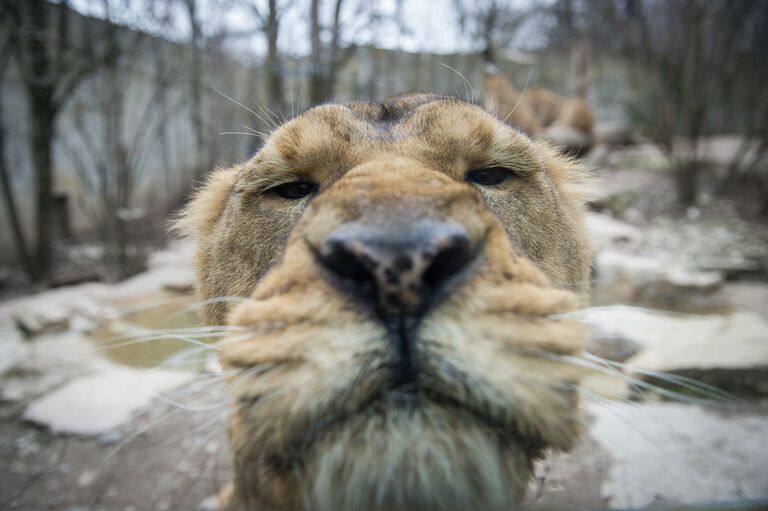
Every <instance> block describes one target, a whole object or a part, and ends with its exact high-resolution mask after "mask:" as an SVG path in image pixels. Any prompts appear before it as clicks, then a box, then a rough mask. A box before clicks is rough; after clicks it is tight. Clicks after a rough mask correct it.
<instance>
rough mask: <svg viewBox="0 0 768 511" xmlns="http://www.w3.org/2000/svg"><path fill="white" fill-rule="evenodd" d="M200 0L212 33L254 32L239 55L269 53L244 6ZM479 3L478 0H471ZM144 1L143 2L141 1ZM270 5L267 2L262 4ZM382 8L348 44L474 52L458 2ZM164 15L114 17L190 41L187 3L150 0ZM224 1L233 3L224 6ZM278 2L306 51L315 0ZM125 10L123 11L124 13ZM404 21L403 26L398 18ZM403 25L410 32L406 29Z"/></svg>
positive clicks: (87, 0) (235, 44) (95, 9)
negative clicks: (160, 18)
mask: <svg viewBox="0 0 768 511" xmlns="http://www.w3.org/2000/svg"><path fill="white" fill-rule="evenodd" d="M109 1H110V2H111V3H113V4H114V5H121V4H123V3H125V0H109ZM198 1H199V2H200V13H201V14H200V16H199V17H200V19H202V21H203V29H204V31H205V32H207V33H208V35H211V34H214V33H216V32H217V31H222V30H224V29H226V30H228V31H234V32H244V33H250V32H253V33H252V35H243V36H240V37H237V38H231V39H230V40H229V41H228V42H227V47H228V48H229V49H231V51H233V52H234V53H237V54H242V55H252V56H261V55H263V54H264V53H265V51H266V43H265V40H264V36H263V34H262V33H259V32H257V31H256V30H255V27H254V20H253V17H252V16H251V15H250V13H249V12H248V10H247V9H246V8H244V7H243V6H242V5H241V6H238V5H237V2H235V1H232V0H223V1H222V0H198ZM365 1H366V0H347V1H346V3H345V5H346V6H348V7H350V8H353V7H355V5H358V4H360V3H361V2H365ZM465 1H467V2H470V3H471V2H473V1H474V0H465ZM508 1H509V4H510V5H512V6H516V7H526V6H530V5H531V3H532V2H533V0H508ZM70 3H71V5H72V6H73V7H74V8H75V9H76V10H78V11H79V12H81V13H83V14H87V15H91V16H97V17H102V18H103V17H106V16H105V12H104V9H103V4H104V1H103V0H70ZM138 3H142V2H138ZM261 3H262V4H264V6H266V0H263V1H262V2H261ZM333 3H334V2H333V1H332V0H326V1H324V2H322V3H321V6H322V7H323V10H322V12H321V18H322V19H325V20H330V19H331V17H332V8H333ZM375 3H376V5H377V6H378V7H377V10H378V11H379V12H380V13H381V14H383V15H385V16H384V17H385V18H390V21H388V22H381V23H378V24H376V25H375V28H371V27H370V26H369V25H367V24H361V23H359V22H358V23H357V24H354V23H352V24H350V23H345V24H344V25H343V26H344V31H345V33H344V38H345V40H344V41H343V44H344V45H346V44H348V43H349V42H351V41H350V40H351V39H353V40H354V42H355V43H357V44H374V45H375V46H378V47H382V48H388V49H399V50H404V51H410V52H418V51H422V52H430V53H458V52H465V51H471V41H469V40H468V39H467V37H465V36H464V35H463V34H462V33H461V31H460V30H459V27H458V24H457V22H456V17H455V15H454V12H453V0H400V1H398V0H378V1H377V2H375ZM144 4H146V5H150V6H151V7H150V8H152V9H155V10H156V11H157V12H158V13H162V12H163V10H164V9H170V11H169V12H168V14H169V19H170V21H169V23H167V24H165V25H162V26H160V25H159V24H156V23H155V24H149V25H148V24H147V22H146V19H145V18H146V17H145V16H143V15H142V12H143V11H139V10H134V11H133V12H130V11H129V12H125V11H124V10H123V9H115V12H113V13H111V15H110V17H111V18H112V20H113V21H115V22H117V23H121V24H125V25H128V26H131V27H132V28H138V29H142V30H145V31H148V32H151V33H154V34H157V35H161V36H163V37H166V38H169V39H175V40H186V39H187V38H188V37H189V33H190V26H189V22H188V19H187V16H186V13H185V10H184V7H183V1H178V2H173V3H172V5H171V7H170V8H169V7H168V5H169V2H160V1H154V2H153V1H152V0H144ZM222 4H230V5H229V7H227V8H222ZM278 5H281V6H284V7H285V8H286V9H285V15H284V17H283V19H282V20H281V32H280V38H279V47H280V50H281V51H283V52H284V53H287V54H291V55H303V54H307V53H308V52H309V34H308V29H309V27H308V22H307V18H308V14H309V5H310V2H309V0H282V1H278ZM118 11H119V12H118ZM344 18H345V19H347V20H359V19H360V18H359V17H355V16H354V15H353V12H352V9H349V8H348V9H346V11H345V13H344ZM396 18H397V19H398V20H400V24H399V25H398V23H396V22H395V21H394V19H396ZM401 27H402V28H404V30H401Z"/></svg>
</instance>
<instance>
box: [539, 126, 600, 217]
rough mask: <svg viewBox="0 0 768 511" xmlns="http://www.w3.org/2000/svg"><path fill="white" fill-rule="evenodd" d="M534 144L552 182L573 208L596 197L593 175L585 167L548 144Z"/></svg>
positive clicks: (581, 205) (596, 190)
mask: <svg viewBox="0 0 768 511" xmlns="http://www.w3.org/2000/svg"><path fill="white" fill-rule="evenodd" d="M535 144H536V146H537V150H538V152H539V154H540V155H541V156H542V161H543V164H544V168H545V169H546V171H547V173H548V174H549V177H550V178H551V179H552V182H553V183H554V184H555V186H557V188H558V190H560V193H561V195H562V196H563V197H564V198H565V199H566V200H568V201H569V202H570V203H571V204H572V205H573V206H576V207H579V208H581V207H583V206H584V205H585V204H586V203H587V202H589V201H591V200H594V199H595V198H597V197H598V195H599V194H598V189H597V184H596V180H595V177H594V174H593V173H592V172H591V170H590V169H589V168H588V167H587V166H586V165H584V164H583V163H581V162H580V161H578V160H576V159H575V158H573V157H572V156H567V155H564V154H563V153H562V152H560V151H559V150H557V148H555V147H553V146H552V145H551V144H549V143H548V142H544V141H537V142H535Z"/></svg>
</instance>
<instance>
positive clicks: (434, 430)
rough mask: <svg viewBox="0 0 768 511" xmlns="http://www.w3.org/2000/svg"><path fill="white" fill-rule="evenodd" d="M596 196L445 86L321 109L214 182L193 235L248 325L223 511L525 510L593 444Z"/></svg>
mask: <svg viewBox="0 0 768 511" xmlns="http://www.w3.org/2000/svg"><path fill="white" fill-rule="evenodd" d="M473 169H480V170H483V169H490V172H491V174H492V176H491V177H493V175H496V176H497V177H498V176H501V179H500V180H498V181H493V180H491V182H490V184H483V183H485V181H483V180H482V179H481V180H480V181H481V183H480V184H477V183H475V182H470V181H469V179H468V177H467V176H468V175H469V174H468V173H469V172H470V171H474V170H473ZM499 169H501V170H499ZM494 173H495V174H494ZM483 179H488V178H487V177H484V178H483ZM285 183H300V184H301V186H299V187H298V188H290V189H289V193H287V192H285V190H284V189H283V188H281V187H282V186H283V185H284V184H285ZM302 183H303V184H302ZM307 183H309V185H307ZM310 185H311V186H310ZM297 190H298V191H297ZM307 190H308V191H307ZM305 191H306V193H305ZM278 192H279V193H278ZM587 193H588V179H586V173H585V171H584V169H582V168H581V167H580V166H579V165H578V164H577V163H576V162H574V161H573V160H571V159H569V158H568V157H565V156H563V155H562V154H560V153H558V151H556V150H554V149H553V148H551V147H550V146H548V145H547V144H546V143H543V142H536V141H532V140H531V139H530V138H528V137H527V136H525V135H524V134H522V133H520V132H519V131H516V130H514V129H512V128H511V127H509V126H507V125H505V124H503V123H501V122H500V121H499V120H498V119H496V118H495V117H494V116H492V115H491V114H489V113H487V112H486V111H484V110H483V109H482V108H480V107H478V106H476V105H471V104H468V103H465V102H462V101H460V100H457V99H454V98H446V97H441V96H434V95H426V94H412V95H405V96H398V97H393V98H389V99H386V100H384V101H383V102H381V103H363V102H351V103H345V104H330V105H322V106H320V107H316V108H313V109H310V110H309V111H307V112H305V113H303V114H301V115H299V116H298V117H297V118H295V119H293V120H291V121H289V122H287V123H286V124H284V125H283V126H282V127H280V128H278V129H277V130H276V131H275V132H274V133H273V134H272V135H271V136H270V138H269V139H268V140H267V142H266V143H265V146H264V147H263V148H262V149H261V150H260V151H259V153H257V154H256V155H255V156H254V157H253V158H252V159H251V160H249V161H248V162H246V163H243V164H241V165H237V166H235V167H232V168H230V169H223V170H218V171H216V172H215V173H213V175H212V177H211V178H210V179H209V181H208V183H206V185H205V186H203V187H202V188H201V190H200V191H199V192H198V193H197V195H196V196H195V198H194V199H193V200H192V201H191V203H190V204H189V206H188V207H187V209H186V210H185V212H184V214H183V216H182V218H181V219H180V221H179V223H178V228H179V230H181V231H182V232H183V233H185V234H186V235H188V236H190V237H192V238H193V239H194V240H195V241H196V244H197V268H196V271H197V290H198V293H199V295H200V297H201V298H203V299H204V300H205V301H206V305H205V307H204V309H203V315H204V317H205V320H206V321H207V322H208V323H210V324H218V325H222V324H225V325H227V326H229V327H231V329H232V330H231V333H229V334H228V335H227V336H226V337H225V338H224V339H223V340H222V341H220V342H219V345H218V348H219V354H220V361H221V364H222V367H223V369H224V378H225V381H226V383H227V385H228V386H229V388H230V391H231V394H232V396H233V406H232V409H231V414H230V418H229V437H230V445H231V447H232V452H233V458H234V482H233V484H232V485H231V486H229V487H228V488H226V489H225V490H224V491H222V492H221V494H220V498H219V504H218V506H219V507H218V508H219V509H228V510H231V511H246V510H260V511H326V510H327V511H331V510H333V511H361V510H365V511H395V510H397V511H406V510H413V511H454V510H455V511H459V510H466V509H482V510H488V511H494V510H502V509H504V510H507V509H511V508H514V506H515V505H516V504H517V503H519V502H520V501H521V500H522V499H523V497H524V495H525V489H526V487H527V486H528V484H529V481H530V479H531V474H532V465H533V462H534V461H535V460H536V459H537V458H539V457H540V456H541V455H542V453H543V452H545V451H546V450H547V449H553V450H565V449H568V448H569V447H570V446H571V445H572V444H573V442H574V441H575V440H576V438H577V437H578V434H579V429H580V428H579V423H580V421H579V413H578V398H577V395H578V393H577V392H576V389H577V385H578V382H579V380H580V379H581V378H582V377H583V373H584V368H583V367H581V366H579V365H577V364H576V365H574V364H571V363H568V360H569V359H572V358H573V357H578V356H579V355H580V353H581V351H582V349H583V337H584V335H583V329H582V326H581V325H580V324H578V323H577V322H576V321H574V320H571V319H568V317H567V315H565V314H564V313H567V312H569V311H573V310H574V309H577V308H578V307H580V306H581V304H582V303H583V300H584V297H585V295H586V292H587V289H588V280H589V268H590V256H589V249H588V246H587V242H586V235H585V233H584V225H583V224H584V222H583V211H584V202H585V199H586V196H587ZM393 232H394V234H392V233H393ZM377 236H378V237H377ZM387 236H388V237H387ZM371 239H374V240H378V241H376V243H372V242H371V241H370V240H371ZM381 240H384V241H381ZM393 240H394V241H393ZM393 247H395V248H393ZM403 247H405V248H403ZM424 247H426V248H424ZM406 249H407V250H406ZM394 250H396V251H398V252H396V254H397V258H395V257H394V256H392V255H391V254H392V251H394ZM403 256H407V257H405V259H406V260H405V261H404V262H403V260H402V258H403ZM377 258H378V259H377ZM430 258H431V259H430ZM393 261H395V262H396V265H395V262H393ZM425 261H427V262H425ZM388 265H389V266H388ZM424 268H426V270H425V269H424ZM384 269H386V270H387V271H384ZM395 270H397V271H398V272H400V273H397V274H396V275H393V274H390V273H392V272H394V271H395ZM388 272H389V273H388ZM419 272H421V273H419ZM376 279H379V280H376ZM398 279H401V280H398ZM408 279H410V280H408ZM393 282H395V284H396V286H395V287H391V286H393V285H395V284H392V283H393ZM387 286H390V287H387ZM393 289H394V290H395V291H396V292H395V291H393ZM385 291H386V292H385ZM425 297H427V298H428V299H427V298H425ZM414 304H415V305H414Z"/></svg>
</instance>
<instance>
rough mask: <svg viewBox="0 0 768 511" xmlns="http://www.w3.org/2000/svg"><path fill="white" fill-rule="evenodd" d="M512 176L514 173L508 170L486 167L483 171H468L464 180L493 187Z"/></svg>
mask: <svg viewBox="0 0 768 511" xmlns="http://www.w3.org/2000/svg"><path fill="white" fill-rule="evenodd" d="M514 176H515V173H514V172H513V171H511V170H509V169H508V168H505V167H488V168H485V169H477V170H469V171H467V174H466V175H465V176H464V179H465V180H467V181H468V182H470V183H475V184H476V185H483V186H494V185H498V184H501V183H503V182H504V181H506V180H507V179H509V178H511V177H514Z"/></svg>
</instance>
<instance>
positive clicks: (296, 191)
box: [269, 181, 318, 200]
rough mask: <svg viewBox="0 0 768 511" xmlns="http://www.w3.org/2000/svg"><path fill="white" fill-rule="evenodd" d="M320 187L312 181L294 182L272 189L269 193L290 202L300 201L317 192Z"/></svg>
mask: <svg viewBox="0 0 768 511" xmlns="http://www.w3.org/2000/svg"><path fill="white" fill-rule="evenodd" d="M317 190H318V186H317V185H316V184H315V183H313V182H311V181H293V182H290V183H283V184H281V185H278V186H275V187H274V188H270V189H269V191H270V192H273V193H274V194H276V195H277V196H278V197H282V198H283V199H289V200H298V199H302V198H304V197H306V196H307V195H311V194H313V193H315V192H317Z"/></svg>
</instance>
